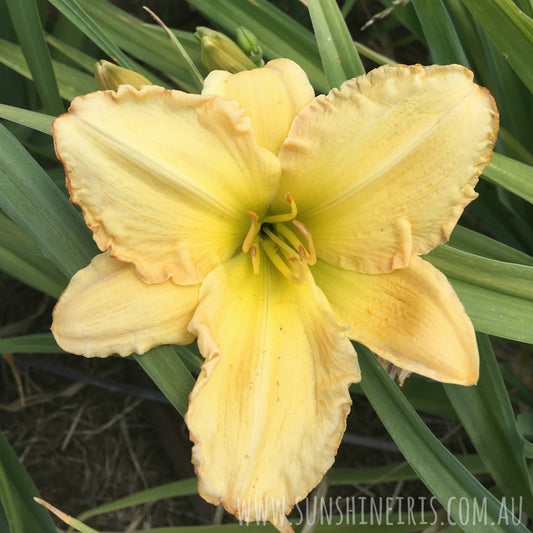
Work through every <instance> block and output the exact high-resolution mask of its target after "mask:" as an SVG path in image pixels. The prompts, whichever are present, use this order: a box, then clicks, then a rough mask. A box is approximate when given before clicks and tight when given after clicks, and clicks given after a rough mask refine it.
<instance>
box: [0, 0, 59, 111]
mask: <svg viewBox="0 0 533 533" xmlns="http://www.w3.org/2000/svg"><path fill="white" fill-rule="evenodd" d="M6 3H7V8H8V11H9V16H10V18H11V21H12V23H13V28H14V29H15V33H16V34H17V39H18V42H19V43H20V46H21V48H22V51H23V53H24V57H25V58H26V62H27V64H28V66H29V68H30V71H31V74H32V78H33V80H34V83H35V87H36V88H37V92H38V93H39V96H40V97H41V101H42V104H43V107H44V109H45V111H46V112H47V113H49V114H51V115H59V114H60V113H63V111H64V109H63V102H62V101H61V97H60V96H59V90H58V87H57V81H56V78H55V74H54V70H53V68H52V60H51V58H50V52H49V51H48V46H47V45H46V42H45V40H44V34H43V28H42V26H41V19H40V17H39V12H38V10H37V4H36V1H35V0H6Z"/></svg>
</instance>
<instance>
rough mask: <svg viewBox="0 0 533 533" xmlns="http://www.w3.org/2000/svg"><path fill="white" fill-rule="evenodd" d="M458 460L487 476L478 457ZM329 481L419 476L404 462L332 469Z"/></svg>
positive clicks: (352, 482) (360, 482) (358, 482)
mask: <svg viewBox="0 0 533 533" xmlns="http://www.w3.org/2000/svg"><path fill="white" fill-rule="evenodd" d="M409 379H411V378H409ZM456 459H457V460H458V461H460V463H461V464H462V465H463V466H464V467H465V468H466V469H467V470H468V471H469V472H470V473H472V474H485V473H486V472H487V467H486V466H485V465H484V464H483V461H481V459H480V458H479V456H478V455H459V456H456ZM327 479H328V485H330V486H332V487H335V486H339V485H364V484H367V483H372V484H375V483H378V482H379V483H390V482H392V481H408V480H415V479H418V475H417V474H416V472H415V471H414V470H413V469H412V468H411V466H409V464H408V463H407V462H405V461H404V462H403V463H395V464H388V465H385V466H374V467H370V468H332V469H331V470H330V471H329V472H328V474H327Z"/></svg>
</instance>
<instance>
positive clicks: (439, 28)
mask: <svg viewBox="0 0 533 533" xmlns="http://www.w3.org/2000/svg"><path fill="white" fill-rule="evenodd" d="M413 6H414V8H415V10H416V14H417V16H418V19H419V20H420V24H421V26H422V31H423V32H424V36H425V38H426V42H427V45H428V47H429V50H430V52H431V58H432V59H433V62H434V63H438V64H439V65H448V64H451V63H458V64H460V65H464V66H465V67H468V66H469V64H468V59H467V58H466V54H465V52H464V50H463V47H462V45H461V41H459V37H458V36H457V32H456V31H455V27H454V25H453V23H452V20H451V18H450V15H449V14H448V11H446V8H445V7H444V4H443V2H442V0H413Z"/></svg>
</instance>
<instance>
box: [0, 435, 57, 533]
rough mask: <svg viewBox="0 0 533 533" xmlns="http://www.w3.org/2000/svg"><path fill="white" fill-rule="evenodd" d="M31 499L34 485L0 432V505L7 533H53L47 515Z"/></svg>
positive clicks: (52, 525)
mask: <svg viewBox="0 0 533 533" xmlns="http://www.w3.org/2000/svg"><path fill="white" fill-rule="evenodd" d="M35 496H38V492H37V489H36V488H35V485H34V484H33V482H32V480H31V478H30V476H29V475H28V473H27V472H26V470H25V469H24V467H23V466H22V465H21V464H20V461H19V460H18V458H17V456H16V455H15V452H14V451H13V450H12V449H11V446H10V445H9V443H8V442H7V440H6V438H5V437H4V436H3V435H2V433H0V502H1V504H2V506H3V508H4V511H5V514H6V517H7V522H8V524H9V527H10V529H9V530H8V531H10V533H30V532H33V531H38V532H39V533H56V527H55V525H54V523H53V522H52V520H51V519H50V516H49V515H48V513H47V512H46V511H45V510H44V509H43V508H42V507H41V506H40V505H37V504H36V503H35V502H34V501H33V498H34V497H35Z"/></svg>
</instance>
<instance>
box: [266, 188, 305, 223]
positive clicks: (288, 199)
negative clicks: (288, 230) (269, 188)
mask: <svg viewBox="0 0 533 533" xmlns="http://www.w3.org/2000/svg"><path fill="white" fill-rule="evenodd" d="M284 200H285V201H286V202H287V203H288V204H290V206H291V212H290V213H285V214H284V215H270V216H269V217H266V218H265V220H264V221H263V222H267V223H269V224H274V223H275V222H288V221H289V220H292V219H293V218H294V217H295V216H296V215H297V213H298V208H297V207H296V202H295V201H294V200H293V199H292V197H291V195H290V193H287V194H286V195H285V198H284Z"/></svg>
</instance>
